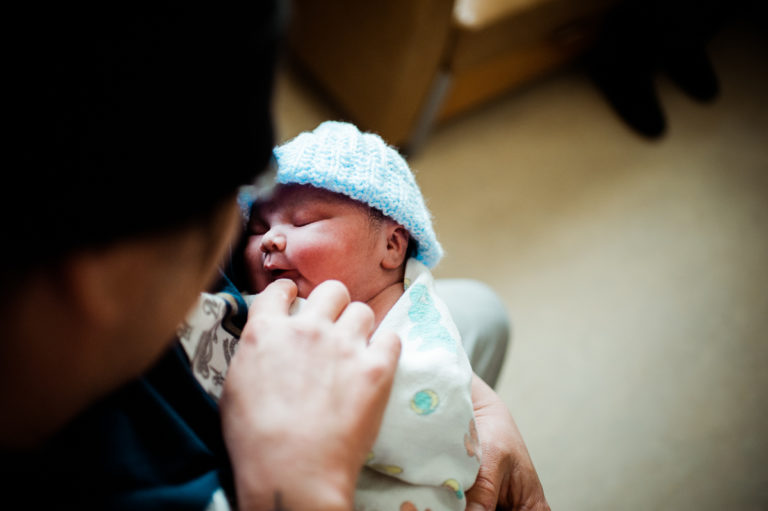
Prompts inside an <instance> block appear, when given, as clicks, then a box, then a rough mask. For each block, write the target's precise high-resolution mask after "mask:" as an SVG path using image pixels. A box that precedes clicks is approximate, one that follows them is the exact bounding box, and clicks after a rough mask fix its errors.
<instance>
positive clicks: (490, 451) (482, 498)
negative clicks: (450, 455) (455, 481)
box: [467, 375, 550, 511]
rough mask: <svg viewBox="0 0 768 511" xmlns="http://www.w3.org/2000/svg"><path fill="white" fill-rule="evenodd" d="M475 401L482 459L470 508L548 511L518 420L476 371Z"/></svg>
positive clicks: (478, 510)
mask: <svg viewBox="0 0 768 511" xmlns="http://www.w3.org/2000/svg"><path fill="white" fill-rule="evenodd" d="M472 403H473V405H474V409H475V422H476V424H477V433H478V436H479V437H480V445H481V447H482V462H481V465H480V472H479V473H478V476H477V479H476V481H475V484H474V485H473V486H472V488H471V489H470V490H469V491H468V492H467V510H468V511H481V510H488V511H492V510H494V509H505V510H514V511H522V510H525V511H534V510H535V511H549V509H550V508H549V504H547V499H546V498H545V497H544V489H543V488H542V486H541V482H540V481H539V476H538V475H537V474H536V469H535V468H534V467H533V461H531V457H530V455H529V454H528V449H526V447H525V443H523V437H522V435H520V431H519V430H518V429H517V424H515V421H514V419H513V418H512V415H510V413H509V410H507V407H506V406H505V405H504V402H503V401H502V400H501V399H500V398H499V396H498V395H497V394H496V393H495V392H494V391H493V389H491V388H490V387H489V386H488V385H487V384H486V383H485V382H484V381H483V380H481V379H480V378H479V377H478V376H477V375H474V376H473V378H472Z"/></svg>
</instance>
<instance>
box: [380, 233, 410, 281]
mask: <svg viewBox="0 0 768 511" xmlns="http://www.w3.org/2000/svg"><path fill="white" fill-rule="evenodd" d="M385 229H386V235H387V252H386V254H385V255H384V259H383V260H382V261H381V266H382V267H383V268H384V269H385V270H394V269H396V268H399V267H401V266H402V265H403V263H404V262H405V257H406V255H407V253H408V242H409V241H410V238H411V237H410V235H409V234H408V231H406V230H405V227H403V226H402V225H400V224H396V223H394V222H392V223H388V224H387V225H386V226H385Z"/></svg>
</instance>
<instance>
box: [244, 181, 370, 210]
mask: <svg viewBox="0 0 768 511" xmlns="http://www.w3.org/2000/svg"><path fill="white" fill-rule="evenodd" d="M313 204H317V205H320V204H338V205H349V206H355V207H358V208H360V210H361V212H367V211H369V210H370V209H371V208H370V206H368V205H367V204H364V203H362V202H360V201H358V200H355V199H352V198H350V197H347V196H346V195H344V194H341V193H337V192H332V191H330V190H325V189H323V188H317V187H315V186H312V185H300V184H280V185H277V186H276V187H275V189H274V191H273V192H272V194H271V195H270V197H268V198H264V199H261V200H257V201H256V202H255V203H254V207H255V208H258V210H260V211H270V210H276V209H284V208H291V207H300V206H310V205H313Z"/></svg>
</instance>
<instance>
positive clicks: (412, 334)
mask: <svg viewBox="0 0 768 511" xmlns="http://www.w3.org/2000/svg"><path fill="white" fill-rule="evenodd" d="M246 300H247V298H246ZM298 302H299V303H298V304H297V305H295V306H294V307H293V308H292V310H293V311H295V310H296V309H297V308H300V303H301V299H299V300H298ZM236 307H237V302H236V301H235V300H234V299H233V298H232V297H231V295H228V294H226V293H219V294H216V295H212V294H207V293H206V294H203V295H202V296H201V298H200V301H199V302H198V305H197V306H196V307H195V309H194V310H193V311H192V312H191V314H190V315H189V316H188V318H187V321H186V322H185V323H184V324H183V326H182V328H180V335H179V337H180V340H181V343H182V345H183V346H184V349H185V350H186V352H187V354H188V356H189V358H190V361H191V365H192V369H193V372H194V374H195V377H196V378H197V380H198V381H199V382H200V384H201V385H202V386H203V388H204V389H205V390H206V391H207V392H208V393H209V394H211V396H213V397H214V399H218V398H219V396H220V395H221V389H222V383H223V381H224V377H225V375H226V371H227V368H228V366H229V361H230V360H231V357H232V355H233V354H234V352H235V349H236V344H237V337H238V336H239V331H238V329H237V328H236V327H234V326H233V325H232V324H231V322H229V321H227V319H228V316H229V315H231V313H232V311H233V308H236ZM383 331H394V332H395V333H397V334H398V335H399V336H400V339H401V341H402V353H401V355H400V360H399V362H398V367H397V372H396V374H395V380H394V384H393V387H392V392H391V394H390V398H389V402H388V404H387V408H386V411H385V413H384V419H383V422H382V425H381V429H380V431H379V436H378V437H377V439H376V442H375V444H374V446H373V449H372V451H371V453H369V455H368V460H367V462H366V466H365V467H364V469H363V471H362V472H361V474H360V477H359V479H358V484H357V491H356V494H355V509H357V510H358V511H375V510H380V511H388V510H392V511H398V510H403V511H406V510H407V511H416V510H418V511H422V510H425V509H431V510H432V511H437V510H439V509H451V510H453V509H456V510H463V509H464V508H465V506H466V499H465V496H464V492H465V491H466V490H467V489H469V488H470V487H471V486H472V484H473V483H474V481H475V478H476V476H477V472H478V470H479V467H480V447H479V442H478V438H477V431H476V429H475V422H474V413H473V409H472V400H471V394H470V385H471V380H472V369H471V367H470V365H469V360H468V359H467V355H466V354H465V352H464V349H463V347H462V344H461V339H460V336H459V333H458V330H457V329H456V326H455V325H454V324H453V321H452V320H451V318H450V316H449V313H448V310H447V308H446V306H445V305H444V304H443V302H442V301H441V300H440V299H439V298H438V297H437V296H436V295H435V293H434V281H433V278H432V274H431V273H430V271H429V269H427V267H426V266H424V265H423V264H422V263H420V262H419V261H417V260H415V259H411V260H409V261H408V263H407V265H406V272H405V282H404V292H403V295H402V296H401V297H400V299H399V300H398V301H397V302H396V303H395V305H394V306H393V307H392V309H391V310H390V311H389V312H388V313H387V315H386V316H385V318H384V319H383V321H382V322H381V324H380V325H379V327H378V329H377V331H376V332H375V333H374V335H373V337H372V340H371V342H376V337H377V334H378V333H379V332H383Z"/></svg>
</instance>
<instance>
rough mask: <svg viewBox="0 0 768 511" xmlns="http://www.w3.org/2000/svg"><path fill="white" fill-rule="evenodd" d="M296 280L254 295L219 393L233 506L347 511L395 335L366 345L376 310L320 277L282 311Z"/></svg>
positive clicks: (387, 378) (375, 420) (371, 436)
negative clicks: (297, 303)
mask: <svg viewBox="0 0 768 511" xmlns="http://www.w3.org/2000/svg"><path fill="white" fill-rule="evenodd" d="M295 297H296V286H295V285H294V284H293V282H291V281H289V280H279V281H277V282H275V283H273V284H271V285H270V286H268V287H267V288H266V289H265V290H264V291H263V292H262V293H260V294H259V296H257V297H256V298H255V300H254V303H253V304H252V305H251V308H250V310H249V318H248V322H247V324H246V326H245V329H244V330H243V333H242V336H241V338H240V343H239V345H238V348H237V353H236V354H235V356H234V357H233V359H232V363H231V365H230V367H229V372H228V374H227V380H226V382H225V384H224V390H223V393H222V398H221V402H220V405H221V413H222V423H223V430H224V439H225V442H226V444H227V449H228V451H229V454H230V458H231V461H232V466H233V469H234V472H235V486H236V489H237V498H238V507H239V509H281V508H290V509H308V510H311V509H324V510H325V509H347V510H349V509H352V502H353V495H354V488H355V483H356V481H357V476H358V473H359V472H360V470H361V468H362V465H363V462H364V461H365V457H366V455H367V454H368V452H370V449H371V447H372V446H373V442H374V440H375V439H376V435H377V434H378V431H379V427H380V426H381V419H382V416H383V413H384V408H385V406H386V403H387V400H388V398H389V392H390V389H391V387H392V380H393V378H394V373H395V368H396V365H397V359H398V357H399V355H400V340H399V339H398V337H397V336H396V335H395V334H392V335H390V336H383V337H381V338H379V339H378V340H377V342H375V343H373V344H371V345H368V338H369V337H370V335H371V334H372V332H373V328H374V316H373V312H372V311H371V309H370V308H368V306H366V305H364V304H362V303H351V304H350V298H349V293H348V292H347V290H346V288H345V287H344V286H343V285H342V284H340V283H339V282H335V281H330V282H325V283H323V284H321V285H319V286H317V288H315V290H314V291H313V292H312V293H311V294H310V296H309V297H308V298H307V301H306V303H305V304H304V306H303V307H302V309H301V311H300V312H298V313H297V314H296V315H294V316H289V315H288V308H289V306H290V304H291V303H292V302H293V300H294V299H295Z"/></svg>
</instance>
